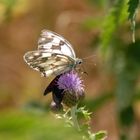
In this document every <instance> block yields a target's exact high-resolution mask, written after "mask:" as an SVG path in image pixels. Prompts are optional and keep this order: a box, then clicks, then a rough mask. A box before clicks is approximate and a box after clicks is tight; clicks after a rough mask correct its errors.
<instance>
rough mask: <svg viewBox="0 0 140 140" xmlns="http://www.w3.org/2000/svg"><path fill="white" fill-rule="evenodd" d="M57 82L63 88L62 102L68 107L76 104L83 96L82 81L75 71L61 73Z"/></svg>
mask: <svg viewBox="0 0 140 140" xmlns="http://www.w3.org/2000/svg"><path fill="white" fill-rule="evenodd" d="M57 84H58V88H59V89H60V90H63V99H62V102H63V103H64V104H65V105H66V106H68V107H72V106H74V105H76V104H77V103H78V101H79V100H81V99H82V98H83V97H84V85H83V81H82V80H81V78H80V77H79V76H78V74H77V73H76V72H75V71H70V72H67V73H64V74H62V75H61V76H60V77H59V79H58V81H57Z"/></svg>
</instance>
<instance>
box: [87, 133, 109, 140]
mask: <svg viewBox="0 0 140 140" xmlns="http://www.w3.org/2000/svg"><path fill="white" fill-rule="evenodd" d="M89 135H90V140H105V139H106V135H107V132H106V131H99V132H97V133H89Z"/></svg>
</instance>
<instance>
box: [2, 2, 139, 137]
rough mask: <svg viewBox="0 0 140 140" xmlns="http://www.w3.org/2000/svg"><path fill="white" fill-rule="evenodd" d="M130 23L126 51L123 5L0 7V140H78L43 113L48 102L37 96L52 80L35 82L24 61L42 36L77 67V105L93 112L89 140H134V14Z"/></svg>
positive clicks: (136, 65) (47, 110)
mask: <svg viewBox="0 0 140 140" xmlns="http://www.w3.org/2000/svg"><path fill="white" fill-rule="evenodd" d="M133 2H136V0H134V1H133ZM133 2H132V3H133ZM134 4H135V3H134ZM136 21H137V22H136V40H135V43H133V42H132V30H131V24H130V21H129V20H128V1H127V0H116V1H115V0H112V1H111V0H36V1H34V0H0V139H4V140H16V139H17V140H22V139H26V140H28V139H30V140H47V139H52V140H53V139H61V140H62V139H64V140H72V139H74V140H78V139H79V140H80V139H81V137H80V136H79V134H77V133H76V132H75V131H73V130H71V129H69V128H68V129H66V128H64V127H63V123H62V122H60V121H56V120H55V118H54V117H53V115H52V113H50V108H49V105H50V102H51V100H52V97H51V94H50V95H48V96H43V92H44V90H45V88H46V87H47V85H48V84H49V82H50V81H51V80H52V79H53V78H54V77H49V78H43V77H41V76H40V74H39V73H38V72H36V71H33V70H32V69H30V68H29V67H28V66H27V65H26V64H25V62H24V61H23V55H24V54H25V53H26V52H27V51H31V50H36V49H37V40H38V37H39V36H40V32H41V30H42V29H49V30H52V31H55V32H57V33H59V34H61V35H62V36H64V37H65V38H66V39H67V40H68V41H69V42H71V44H72V45H73V47H74V50H75V52H76V54H77V57H79V58H83V59H84V62H83V66H84V68H85V71H86V72H87V73H88V75H86V74H85V75H83V76H82V78H83V79H84V84H85V91H86V97H85V101H84V102H83V105H86V107H87V109H89V110H90V111H91V112H93V114H92V120H91V127H92V130H93V132H96V131H99V130H106V131H107V133H108V137H107V140H139V139H140V134H139V131H140V101H139V100H140V78H139V75H140V35H139V28H140V16H139V14H137V19H136ZM89 56H90V57H89ZM86 57H87V58H86Z"/></svg>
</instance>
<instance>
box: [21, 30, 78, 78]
mask: <svg viewBox="0 0 140 140" xmlns="http://www.w3.org/2000/svg"><path fill="white" fill-rule="evenodd" d="M24 60H25V62H26V63H27V64H28V65H29V66H30V67H31V68H33V69H34V70H37V71H40V72H41V74H43V76H50V75H52V74H54V75H59V74H62V73H64V72H66V71H69V70H71V69H72V68H73V67H75V65H76V60H77V59H76V57H75V53H74V50H73V48H72V47H71V45H70V43H69V42H68V41H67V40H65V39H64V38H63V37H61V36H60V35H58V34H56V33H54V32H51V31H48V30H43V31H42V34H41V37H40V38H39V40H38V50H36V51H29V52H27V53H26V54H25V55H24Z"/></svg>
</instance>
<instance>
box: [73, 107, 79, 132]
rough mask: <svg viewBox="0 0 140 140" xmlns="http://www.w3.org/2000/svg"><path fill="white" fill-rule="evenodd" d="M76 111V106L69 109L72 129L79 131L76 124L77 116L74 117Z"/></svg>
mask: <svg viewBox="0 0 140 140" xmlns="http://www.w3.org/2000/svg"><path fill="white" fill-rule="evenodd" d="M76 110H77V105H76V106H73V107H72V108H71V117H72V121H73V125H74V127H75V128H76V129H78V130H79V131H80V127H79V123H78V120H77V115H76Z"/></svg>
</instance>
